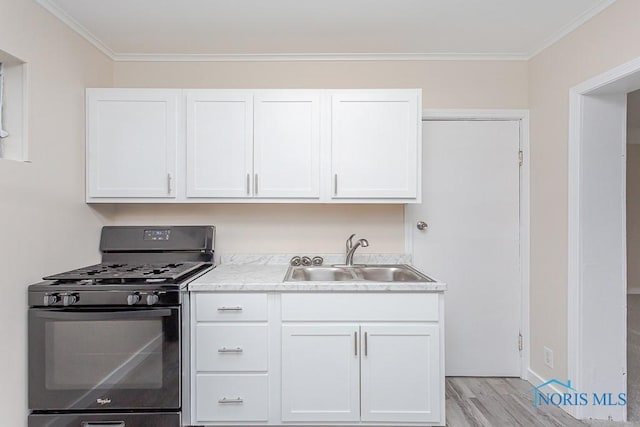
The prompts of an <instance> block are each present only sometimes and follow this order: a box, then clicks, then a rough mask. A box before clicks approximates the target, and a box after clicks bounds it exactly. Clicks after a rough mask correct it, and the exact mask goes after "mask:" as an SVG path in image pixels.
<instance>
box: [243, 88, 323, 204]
mask: <svg viewBox="0 0 640 427" xmlns="http://www.w3.org/2000/svg"><path fill="white" fill-rule="evenodd" d="M254 120H255V130H254V132H255V133H254V172H255V176H254V182H253V185H254V195H255V196H256V197H260V198H266V197H273V198H279V197H287V198H288V197H299V198H317V197H319V196H320V177H319V174H320V166H319V165H320V158H319V157H320V96H319V93H318V92H317V91H278V92H273V93H272V92H265V93H262V92H259V93H258V94H256V96H255V104H254Z"/></svg>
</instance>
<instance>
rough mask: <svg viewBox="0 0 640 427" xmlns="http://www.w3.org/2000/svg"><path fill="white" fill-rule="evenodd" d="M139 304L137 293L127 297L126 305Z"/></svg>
mask: <svg viewBox="0 0 640 427" xmlns="http://www.w3.org/2000/svg"><path fill="white" fill-rule="evenodd" d="M139 302H140V294H139V293H137V292H134V293H132V294H131V295H127V304H129V305H136V304H137V303H139Z"/></svg>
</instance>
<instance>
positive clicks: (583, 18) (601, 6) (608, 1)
mask: <svg viewBox="0 0 640 427" xmlns="http://www.w3.org/2000/svg"><path fill="white" fill-rule="evenodd" d="M615 2H616V0H603V1H601V2H600V3H598V4H597V5H595V6H594V7H592V8H591V9H589V10H587V11H586V12H584V13H583V14H582V15H580V16H578V17H577V18H576V19H574V20H573V21H571V22H570V23H569V24H567V25H566V26H565V27H563V28H562V29H561V30H560V31H558V32H557V33H556V34H554V35H553V36H551V37H549V38H548V39H546V40H545V41H544V42H543V43H542V44H541V45H540V46H539V47H538V48H537V49H535V50H533V51H531V53H529V55H527V59H532V58H534V57H535V56H536V55H538V54H539V53H542V51H544V50H545V49H547V48H549V47H551V46H552V45H554V44H556V43H557V42H559V41H560V40H561V39H563V38H564V37H565V36H567V35H568V34H570V33H571V32H573V31H575V30H576V29H577V28H578V27H580V26H581V25H582V24H584V23H585V22H587V21H589V20H590V19H592V18H593V17H594V16H596V15H597V14H599V13H600V12H602V11H603V10H605V9H606V8H608V7H609V6H611V5H612V4H614V3H615Z"/></svg>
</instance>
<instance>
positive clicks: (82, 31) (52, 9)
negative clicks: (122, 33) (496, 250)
mask: <svg viewBox="0 0 640 427" xmlns="http://www.w3.org/2000/svg"><path fill="white" fill-rule="evenodd" d="M36 3H38V4H39V5H40V6H42V7H43V8H45V9H46V10H47V11H48V12H49V13H51V14H52V15H53V16H55V17H56V18H58V19H59V20H60V21H62V22H63V23H64V24H66V25H67V26H68V27H69V28H71V29H72V30H74V31H75V32H76V33H78V34H79V35H80V36H82V37H84V38H85V39H86V40H87V41H88V42H89V43H91V44H92V45H93V46H95V47H96V48H97V49H98V50H99V51H100V52H102V53H103V54H105V55H106V56H108V57H109V58H111V59H112V60H114V61H115V58H116V53H115V52H114V51H113V50H111V48H110V47H109V46H107V45H106V44H104V43H103V42H102V41H101V40H100V39H98V38H97V37H96V36H94V35H93V33H92V32H91V31H89V30H87V29H86V28H85V27H83V26H82V25H81V24H80V23H79V22H78V21H76V20H75V19H73V18H72V17H71V16H70V15H69V14H67V12H65V11H64V10H62V9H61V8H59V7H58V6H57V5H56V4H54V3H52V2H51V1H49V0H36Z"/></svg>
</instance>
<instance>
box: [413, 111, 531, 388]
mask: <svg viewBox="0 0 640 427" xmlns="http://www.w3.org/2000/svg"><path fill="white" fill-rule="evenodd" d="M422 120H423V121H428V120H519V121H520V150H522V153H523V164H522V167H521V168H520V239H519V240H520V284H521V309H520V328H521V334H522V340H523V344H524V345H523V350H522V358H521V366H520V377H521V378H522V379H524V380H528V378H529V372H530V369H529V365H530V357H531V355H530V351H529V343H530V342H531V341H530V328H529V286H530V241H531V226H530V211H531V207H530V163H531V162H530V155H529V153H530V145H529V110H466V109H465V110H454V109H425V110H423V111H422ZM514 160H515V159H514ZM412 230H413V224H408V222H407V221H405V251H406V252H407V253H408V254H411V253H413V239H412Z"/></svg>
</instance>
